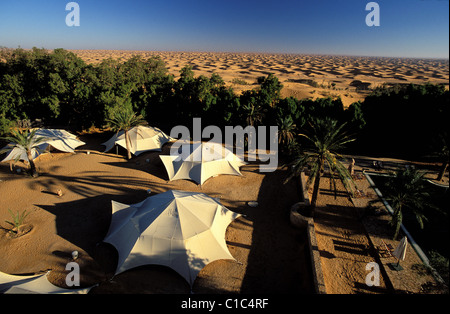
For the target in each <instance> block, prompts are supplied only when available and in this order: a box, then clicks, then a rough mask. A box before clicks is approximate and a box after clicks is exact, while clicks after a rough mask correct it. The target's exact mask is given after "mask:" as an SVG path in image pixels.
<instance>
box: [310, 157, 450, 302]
mask: <svg viewBox="0 0 450 314" xmlns="http://www.w3.org/2000/svg"><path fill="white" fill-rule="evenodd" d="M355 159H356V157H355ZM356 160H357V163H356V166H355V169H356V172H355V173H356V178H355V182H356V184H357V188H358V190H360V191H363V193H362V195H361V196H360V197H356V198H352V199H350V198H349V197H348V195H347V194H346V193H345V192H344V191H345V190H344V188H343V186H342V183H338V194H337V196H336V197H335V194H334V192H333V191H331V190H330V183H329V179H328V178H323V179H322V181H321V185H320V194H319V198H318V204H317V205H318V207H317V210H316V214H315V219H314V222H315V223H314V226H315V231H316V238H317V244H318V250H319V253H320V262H321V267H322V271H323V276H324V282H325V288H326V293H328V294H367V293H369V294H391V293H396V294H412V293H413V294H419V293H442V290H439V289H435V287H436V286H438V282H437V281H436V279H435V278H434V277H433V276H432V275H431V274H430V273H427V272H426V271H424V267H423V262H422V261H421V259H420V258H419V256H418V255H417V253H416V252H415V250H414V249H413V248H412V246H411V244H409V245H408V247H407V251H406V257H405V260H403V261H401V263H400V264H401V266H402V267H403V270H402V271H395V270H393V269H392V268H391V267H390V266H389V264H392V263H394V264H396V263H397V260H396V259H395V258H393V257H392V256H390V255H389V254H388V253H387V251H385V250H384V244H383V241H384V242H385V243H387V244H390V245H391V246H392V247H393V248H395V247H396V246H397V245H398V243H399V239H401V238H402V237H403V236H404V234H403V232H401V233H400V235H399V238H398V239H397V240H393V239H392V236H393V229H392V228H391V227H390V226H389V225H388V222H389V221H390V215H389V214H387V211H386V210H385V208H384V207H383V206H380V207H378V209H377V214H376V215H373V214H372V213H371V212H369V211H368V210H367V209H366V208H367V206H368V204H369V201H370V200H374V199H377V196H376V193H375V192H374V190H373V188H372V187H371V186H370V183H369V182H368V181H367V180H366V179H365V177H364V176H363V174H362V170H366V171H371V172H385V170H393V169H395V168H396V167H402V166H403V165H404V164H408V162H405V161H401V160H393V159H379V160H381V161H383V162H384V164H385V170H382V171H376V170H375V169H373V168H372V167H371V166H370V162H368V160H367V159H366V158H361V159H356ZM416 166H418V167H429V166H430V165H423V164H422V165H421V164H419V163H418V164H417V165H416ZM427 177H428V178H430V179H434V178H435V177H436V173H433V174H430V175H427ZM441 183H442V184H446V185H447V186H448V176H447V175H446V176H445V178H444V182H441ZM310 194H311V191H310ZM368 263H377V265H378V266H379V268H380V276H379V280H380V282H379V286H372V287H369V286H368V285H367V284H366V278H367V276H368V275H369V273H370V272H371V271H372V270H373V268H369V269H366V266H367V265H368ZM370 278H371V279H373V278H372V277H370ZM444 291H445V290H444ZM447 293H448V290H447Z"/></svg>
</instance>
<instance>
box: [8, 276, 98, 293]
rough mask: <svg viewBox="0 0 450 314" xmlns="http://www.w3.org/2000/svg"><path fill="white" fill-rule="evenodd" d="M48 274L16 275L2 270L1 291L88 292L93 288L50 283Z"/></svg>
mask: <svg viewBox="0 0 450 314" xmlns="http://www.w3.org/2000/svg"><path fill="white" fill-rule="evenodd" d="M47 275H48V273H46V274H42V275H34V276H16V275H9V274H5V273H2V272H0V293H5V294H15V293H17V294H86V293H88V292H89V290H90V289H91V288H83V289H64V288H60V287H57V286H55V285H53V284H52V283H50V282H49V281H48V279H47Z"/></svg>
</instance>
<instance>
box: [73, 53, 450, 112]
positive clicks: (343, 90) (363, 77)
mask: <svg viewBox="0 0 450 314" xmlns="http://www.w3.org/2000/svg"><path fill="white" fill-rule="evenodd" d="M73 52H74V53H76V54H77V55H78V56H79V57H80V58H82V59H83V60H84V61H85V62H87V63H89V64H98V63H100V62H101V61H102V60H104V59H107V58H113V59H120V60H123V61H125V60H127V59H129V58H130V57H131V56H133V55H141V56H143V57H144V58H148V57H151V56H159V57H161V59H162V60H163V61H164V62H165V63H166V67H167V69H168V71H169V73H170V74H173V75H174V76H175V78H178V77H179V71H180V70H181V69H182V68H183V67H184V66H186V65H190V66H191V67H192V69H193V71H194V73H195V75H196V76H199V75H205V76H207V77H210V76H211V74H213V73H216V74H219V75H220V76H221V77H222V79H223V80H224V81H225V83H226V84H227V85H228V86H232V87H233V89H234V90H235V92H237V93H240V92H242V91H243V90H248V89H253V88H256V87H257V78H258V77H261V76H267V75H268V73H273V74H274V75H275V76H276V77H278V79H279V80H280V82H281V83H282V84H283V86H284V88H283V90H282V96H283V97H289V96H293V97H296V98H298V99H303V98H312V99H315V98H321V97H332V98H337V97H341V99H342V102H343V104H344V106H345V107H347V106H349V105H350V104H352V103H354V102H356V101H362V100H363V99H364V97H366V96H367V91H361V90H357V84H358V83H357V82H358V81H359V83H363V84H368V86H369V87H370V88H374V87H377V86H380V85H382V84H385V83H386V84H405V83H416V84H424V83H427V82H430V83H443V84H446V85H447V86H448V80H449V62H448V60H421V59H400V58H371V57H349V56H321V55H296V54H268V53H225V52H224V53H214V52H148V51H114V50H73ZM313 81H314V82H313ZM312 82H313V83H312ZM311 84H313V85H314V86H312V85H311Z"/></svg>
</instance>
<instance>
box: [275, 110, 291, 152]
mask: <svg viewBox="0 0 450 314" xmlns="http://www.w3.org/2000/svg"><path fill="white" fill-rule="evenodd" d="M277 124H278V126H279V127H280V131H279V133H278V144H281V145H282V146H285V145H289V144H290V143H292V142H293V141H294V140H295V137H294V134H295V133H294V131H295V128H296V125H295V124H294V121H293V120H292V117H291V116H287V117H284V118H279V119H278V123H277Z"/></svg>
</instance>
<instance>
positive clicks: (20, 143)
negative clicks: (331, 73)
mask: <svg viewBox="0 0 450 314" xmlns="http://www.w3.org/2000/svg"><path fill="white" fill-rule="evenodd" d="M36 131H37V130H32V131H28V130H25V131H15V130H13V131H12V132H11V135H10V136H6V137H4V138H3V139H4V140H6V141H8V142H10V143H9V144H8V145H7V146H6V148H5V149H2V150H1V151H0V154H3V153H5V152H11V151H12V150H13V149H17V150H18V153H17V154H16V155H15V159H14V160H15V161H16V162H17V161H19V159H20V158H21V157H22V155H23V153H25V156H26V158H27V160H26V161H28V163H29V165H30V174H31V176H32V177H37V176H38V173H37V171H36V165H35V164H34V161H33V150H37V151H39V152H40V151H41V150H40V148H39V145H41V144H42V143H43V142H44V141H45V137H37V136H36Z"/></svg>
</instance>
